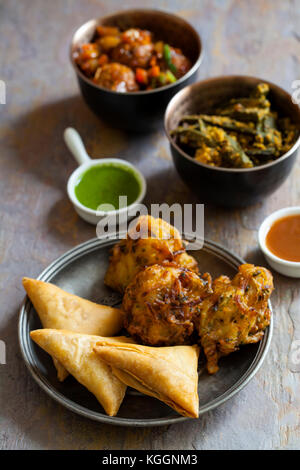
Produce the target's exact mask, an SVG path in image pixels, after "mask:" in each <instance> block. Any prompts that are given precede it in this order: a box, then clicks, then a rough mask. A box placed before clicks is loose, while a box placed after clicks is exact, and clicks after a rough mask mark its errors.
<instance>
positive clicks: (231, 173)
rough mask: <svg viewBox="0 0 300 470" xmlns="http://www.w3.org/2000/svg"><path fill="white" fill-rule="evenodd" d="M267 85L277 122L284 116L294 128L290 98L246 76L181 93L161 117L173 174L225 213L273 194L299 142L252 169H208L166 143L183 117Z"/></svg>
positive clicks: (295, 110)
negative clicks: (279, 115) (162, 117)
mask: <svg viewBox="0 0 300 470" xmlns="http://www.w3.org/2000/svg"><path fill="white" fill-rule="evenodd" d="M261 82H264V83H268V84H269V86H270V93H269V95H268V97H269V98H270V100H271V103H272V107H273V108H274V109H276V110H277V111H278V112H279V113H280V114H282V115H283V116H289V117H290V118H291V120H292V121H293V122H294V123H295V124H297V125H298V126H299V130H300V108H299V107H298V106H297V105H296V104H294V103H293V102H292V98H291V95H290V94H289V93H287V92H286V91H284V90H283V89H282V88H280V87H278V86H277V85H274V84H273V83H270V82H268V81H266V80H263V79H260V78H254V77H247V76H224V77H219V78H211V79H208V80H204V81H201V82H198V83H195V84H194V85H191V86H188V87H186V88H185V89H184V90H181V91H180V92H179V93H177V95H176V96H174V98H173V99H172V100H171V102H170V103H169V105H168V107H167V110H166V113H165V131H166V134H167V137H168V139H169V142H170V147H171V152H172V156H173V161H174V164H175V167H176V168H177V171H178V173H179V174H180V176H181V177H182V179H183V180H184V181H185V183H186V184H187V185H188V186H189V188H190V189H191V190H192V191H193V192H194V193H195V194H196V195H197V196H198V197H199V199H200V200H201V202H209V203H213V204H216V205H221V206H226V207H245V206H248V205H251V204H255V203H257V202H258V201H261V200H262V199H263V198H264V197H265V196H268V195H269V194H271V193H273V192H274V191H275V190H276V189H277V188H278V187H279V186H280V185H281V184H282V183H283V182H284V181H285V180H286V178H287V177H288V175H289V174H290V172H291V170H292V168H293V166H294V164H295V162H296V156H297V152H298V148H299V145H300V137H298V139H297V141H296V142H295V144H294V145H293V147H292V148H291V149H290V150H289V151H288V152H287V153H285V154H284V155H282V156H281V157H280V158H278V159H277V160H275V161H273V162H271V163H267V164H265V165H261V166H258V167H254V168H243V169H232V168H219V167H211V166H209V165H205V164H203V163H200V162H198V161H196V160H195V159H194V158H193V157H191V156H190V155H188V154H187V153H186V152H184V151H183V150H182V149H181V148H180V147H179V146H178V145H177V144H176V142H175V140H174V138H173V137H171V135H170V132H171V130H172V129H174V128H175V127H177V125H178V122H179V120H180V118H181V116H182V115H183V114H199V113H207V114H208V113H209V112H210V111H212V110H213V108H214V107H215V106H216V105H218V104H220V103H221V102H223V101H224V100H227V99H230V98H234V97H241V96H247V95H248V96H249V92H250V91H251V90H253V88H254V87H255V86H256V85H257V84H258V83H261Z"/></svg>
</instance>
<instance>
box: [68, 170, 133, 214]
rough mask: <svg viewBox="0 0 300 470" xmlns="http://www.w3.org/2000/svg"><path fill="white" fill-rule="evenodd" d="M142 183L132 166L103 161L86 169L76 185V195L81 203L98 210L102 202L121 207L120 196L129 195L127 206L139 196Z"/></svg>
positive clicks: (116, 207) (117, 207)
mask: <svg viewBox="0 0 300 470" xmlns="http://www.w3.org/2000/svg"><path fill="white" fill-rule="evenodd" d="M140 192H141V183H140V181H139V179H138V175H137V174H136V173H135V171H134V170H132V169H131V168H130V167H128V166H126V165H121V164H118V163H103V164H99V165H95V166H92V167H91V168H89V169H88V170H86V171H85V172H84V173H82V175H80V177H79V178H78V181H77V183H76V185H75V195H76V197H77V199H78V201H79V202H81V204H83V205H84V206H86V207H88V208H89V209H94V210H97V208H98V207H99V206H100V204H111V205H113V206H114V207H115V209H119V208H120V205H119V196H127V206H129V205H130V204H132V203H133V202H134V201H136V199H137V198H138V196H139V194H140Z"/></svg>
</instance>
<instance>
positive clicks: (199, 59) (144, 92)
mask: <svg viewBox="0 0 300 470" xmlns="http://www.w3.org/2000/svg"><path fill="white" fill-rule="evenodd" d="M138 12H140V13H163V14H164V15H166V16H168V17H170V18H172V17H176V18H179V19H180V20H181V21H182V22H183V23H186V25H188V26H189V28H190V29H191V30H192V31H193V33H194V34H195V38H197V42H198V44H197V45H198V48H199V54H198V57H197V60H196V61H195V63H194V65H193V66H192V67H191V68H190V70H189V71H188V72H187V73H186V74H185V75H183V76H182V77H180V78H179V79H178V80H176V82H174V83H170V84H169V85H164V86H162V87H159V88H155V89H154V90H141V91H125V92H120V91H114V90H109V89H108V88H105V87H102V86H100V85H97V84H96V83H93V82H92V80H90V79H89V78H88V77H86V76H85V75H84V73H83V72H82V71H81V70H80V68H79V67H78V65H77V64H76V63H75V60H74V57H73V52H74V48H75V37H76V36H77V35H78V34H79V33H80V30H81V29H85V28H86V27H87V25H88V24H92V23H94V22H95V21H96V22H98V21H100V20H102V21H103V20H109V19H110V18H112V17H114V16H117V15H121V14H122V15H126V14H132V13H138ZM69 57H70V61H71V64H72V66H73V69H74V70H75V72H76V75H77V76H78V77H80V78H81V79H82V80H83V81H84V82H86V83H87V84H89V85H91V86H92V87H94V88H96V89H98V90H101V91H105V92H107V93H112V94H113V95H118V96H128V95H129V96H139V95H143V96H147V95H151V94H153V93H159V92H161V91H162V90H169V89H170V88H173V87H175V86H176V85H179V84H181V83H183V82H184V81H185V80H187V79H189V78H190V77H191V76H192V75H193V74H194V73H195V72H196V71H197V69H198V68H199V67H200V64H201V62H202V59H203V46H202V40H201V36H200V34H199V33H198V31H197V30H196V29H195V28H194V26H193V25H192V24H191V23H189V22H188V21H187V20H185V19H184V18H182V17H181V16H179V15H176V14H174V13H170V12H167V11H164V10H160V9H158V8H132V9H127V10H118V11H116V12H115V13H111V14H109V15H105V16H101V17H98V18H92V19H90V20H88V21H86V22H85V23H83V24H82V25H81V26H79V28H77V29H76V31H75V32H74V34H73V37H72V40H71V44H70V47H69Z"/></svg>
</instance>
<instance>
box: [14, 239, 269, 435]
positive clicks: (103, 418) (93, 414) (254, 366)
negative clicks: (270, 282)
mask: <svg viewBox="0 0 300 470" xmlns="http://www.w3.org/2000/svg"><path fill="white" fill-rule="evenodd" d="M124 234H126V231H122V232H119V234H118V235H119V236H118V237H117V238H116V234H109V235H106V236H104V237H101V238H97V237H95V238H92V239H90V240H87V241H85V242H83V243H80V244H79V245H76V246H75V247H73V248H71V249H70V250H67V251H66V252H65V253H63V254H62V255H61V256H59V257H58V258H56V259H55V260H54V261H52V263H50V264H49V265H48V266H47V267H46V268H45V269H44V270H43V271H42V272H41V273H40V274H39V276H38V277H37V278H36V279H37V280H42V281H44V282H48V281H49V278H51V275H53V274H54V273H58V272H59V271H60V270H61V269H62V268H64V267H66V266H67V265H68V264H70V263H71V262H73V261H74V260H76V259H77V258H79V257H81V256H82V255H83V254H87V253H90V252H91V251H94V250H96V249H97V248H98V247H99V246H102V245H105V244H106V243H109V244H111V242H112V241H115V242H116V243H117V241H118V240H119V239H120V238H121V237H122V235H124ZM183 238H185V239H187V240H192V239H193V240H195V236H194V235H189V234H188V233H185V234H184V235H183ZM196 240H197V241H199V242H203V244H204V245H206V247H212V248H214V249H215V250H216V249H217V250H218V251H220V252H221V253H222V254H226V255H227V257H229V258H231V259H232V258H233V259H234V260H235V261H236V262H237V263H239V264H244V263H245V260H244V259H243V258H241V257H240V256H238V255H236V254H234V253H233V252H232V251H231V250H229V249H227V248H225V247H224V246H222V245H221V244H219V243H216V242H214V241H212V240H210V239H206V238H204V239H202V238H197V239H196ZM233 267H234V268H236V265H233ZM30 304H32V303H31V301H30V299H29V297H28V296H27V295H26V296H25V298H24V300H23V303H22V305H21V308H20V312H19V321H18V339H19V347H20V350H21V354H22V357H23V360H24V362H25V365H26V367H27V369H28V370H29V372H30V374H31V376H32V377H33V379H34V380H35V382H36V383H37V384H38V385H39V386H40V387H41V388H42V389H43V390H44V391H45V392H46V393H47V395H48V396H50V397H51V398H52V399H53V400H55V401H56V402H58V403H60V404H61V405H62V406H64V407H65V408H67V409H69V410H71V411H73V412H74V413H76V414H79V415H81V416H84V417H85V418H89V419H92V420H94V421H97V422H101V423H106V424H113V425H115V426H129V427H154V426H165V425H170V424H176V423H181V422H183V421H186V420H188V419H191V418H188V417H185V416H178V417H177V416H174V417H166V418H154V419H147V418H143V419H140V420H138V419H136V418H135V419H133V418H122V417H118V416H107V415H105V414H103V413H99V412H97V411H93V410H90V409H88V408H86V407H83V406H81V405H79V404H77V403H75V402H74V401H72V400H70V399H69V398H67V397H66V396H65V395H63V394H62V393H61V392H58V391H57V390H56V389H55V388H54V387H53V386H52V385H51V384H49V383H48V381H47V380H46V379H45V377H44V375H43V373H42V372H41V371H40V370H39V368H38V367H37V365H35V361H34V360H32V359H33V357H32V354H31V351H30V348H29V342H30V337H27V338H26V336H27V335H26V319H27V318H28V311H27V308H28V306H29V305H30ZM269 308H270V309H271V313H272V314H271V321H270V325H269V326H268V327H267V328H266V330H265V334H264V337H263V339H262V341H260V343H259V347H258V350H257V352H256V354H255V357H254V359H253V361H252V362H251V364H250V366H249V368H248V369H247V370H246V372H245V373H244V374H243V375H242V376H241V377H240V378H239V379H238V381H237V382H236V383H235V384H234V385H232V386H231V387H230V388H229V389H228V390H226V392H224V393H223V394H222V395H220V396H219V397H218V398H215V399H214V400H212V401H210V402H208V404H207V405H203V406H202V407H201V408H200V410H199V418H200V416H201V415H202V414H204V413H207V412H208V411H211V410H213V409H215V408H217V407H218V406H220V405H222V404H223V403H225V402H226V401H227V400H229V399H231V398H232V397H233V396H234V395H236V394H237V393H238V392H240V391H241V390H242V389H243V388H244V387H245V386H246V385H247V384H248V383H249V381H250V380H251V379H252V378H253V377H254V375H255V374H256V373H257V372H258V370H259V369H260V367H261V366H262V364H263V362H264V360H265V357H266V355H267V353H268V351H269V348H270V344H271V340H272V335H273V322H274V320H273V309H272V305H271V302H270V300H269Z"/></svg>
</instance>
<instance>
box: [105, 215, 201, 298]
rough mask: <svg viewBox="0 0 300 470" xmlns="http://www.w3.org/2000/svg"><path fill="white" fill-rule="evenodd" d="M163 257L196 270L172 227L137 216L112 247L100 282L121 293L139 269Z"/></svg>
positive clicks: (155, 220) (194, 263) (150, 218)
mask: <svg viewBox="0 0 300 470" xmlns="http://www.w3.org/2000/svg"><path fill="white" fill-rule="evenodd" d="M165 260H167V261H174V262H176V263H177V264H179V265H180V266H183V267H186V268H189V269H191V270H193V271H197V270H198V264H197V261H196V260H195V259H194V258H193V257H192V256H190V255H189V254H188V253H186V251H185V246H184V243H183V241H182V239H181V237H180V234H179V232H178V230H177V229H176V228H174V227H172V226H171V225H169V224H168V223H167V222H165V221H164V220H162V219H155V218H153V217H151V216H141V217H139V219H138V221H137V223H136V225H135V226H134V227H133V228H132V229H131V230H129V232H128V234H127V237H126V238H125V239H123V240H121V241H120V242H119V243H117V244H116V245H115V246H114V247H113V249H112V252H111V257H110V262H109V267H108V270H107V272H106V275H105V279H104V282H105V284H106V285H108V286H110V287H111V288H113V289H115V290H118V291H119V292H121V293H123V292H124V290H125V288H126V287H127V285H128V284H129V282H130V281H131V280H132V279H133V278H134V276H135V275H136V274H137V273H138V271H139V270H140V269H142V268H143V267H145V266H150V265H152V264H160V263H162V262H164V261H165Z"/></svg>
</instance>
